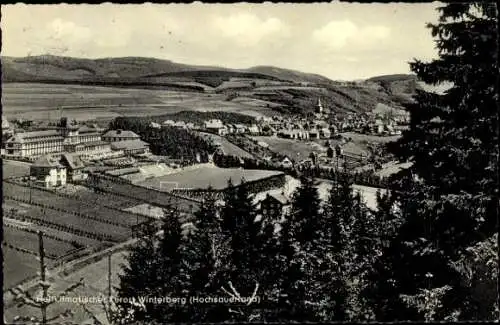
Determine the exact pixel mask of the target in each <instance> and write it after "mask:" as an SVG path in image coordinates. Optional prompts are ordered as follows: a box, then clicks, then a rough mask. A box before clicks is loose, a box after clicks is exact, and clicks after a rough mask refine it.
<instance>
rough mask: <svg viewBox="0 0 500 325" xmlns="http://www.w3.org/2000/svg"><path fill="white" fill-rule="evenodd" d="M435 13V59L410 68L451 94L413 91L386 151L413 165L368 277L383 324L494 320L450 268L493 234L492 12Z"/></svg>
mask: <svg viewBox="0 0 500 325" xmlns="http://www.w3.org/2000/svg"><path fill="white" fill-rule="evenodd" d="M439 10H440V12H441V18H440V21H439V22H438V23H437V24H435V25H429V27H430V28H431V30H432V34H433V36H435V37H437V38H438V40H437V42H436V43H437V48H438V50H439V59H437V60H434V61H432V62H430V63H424V62H421V61H418V60H417V61H415V62H412V63H411V68H412V70H413V71H414V72H415V73H416V74H417V76H418V77H419V78H420V79H421V80H422V81H424V82H427V83H430V84H438V83H441V82H446V81H447V82H451V83H452V87H451V88H450V89H449V90H447V91H446V92H445V94H444V95H437V94H433V93H426V92H423V91H418V93H417V95H416V97H415V99H416V104H415V105H413V106H412V107H410V114H411V115H410V116H411V121H410V130H409V131H407V132H405V133H404V134H403V137H402V139H401V141H399V142H398V143H397V144H396V145H395V146H393V147H392V148H391V151H392V152H393V153H394V154H395V155H396V156H398V157H399V158H400V159H410V160H412V161H413V162H414V164H413V167H412V168H411V169H410V171H407V172H405V174H404V175H402V176H401V180H400V182H401V183H402V182H405V183H406V184H407V186H405V187H404V188H402V187H401V186H400V188H401V189H402V191H403V192H405V193H403V194H401V195H400V196H401V197H400V198H399V199H398V200H400V203H401V204H400V205H401V207H400V209H401V218H402V220H401V221H402V225H401V227H399V230H398V234H397V235H396V236H395V237H394V238H393V240H392V241H391V242H390V244H389V245H388V247H387V248H386V249H385V250H384V252H383V256H382V258H381V259H380V260H379V261H378V262H377V265H376V267H375V268H374V276H373V280H375V281H377V282H376V283H374V287H373V288H372V291H371V293H372V294H373V296H372V301H373V304H374V308H375V310H376V313H377V318H378V320H380V321H385V320H396V319H400V320H403V319H404V320H424V319H425V320H432V319H434V320H445V319H450V320H453V319H458V320H470V319H481V320H484V319H487V317H491V315H481V314H480V313H479V310H480V309H481V308H480V306H478V305H477V301H475V300H474V299H472V298H471V297H472V291H473V290H474V288H473V287H471V286H470V285H467V284H466V283H464V281H463V279H462V276H461V274H460V271H459V270H457V269H456V268H455V267H453V265H452V264H453V262H454V261H456V260H458V259H460V258H461V256H463V254H465V252H466V250H467V249H468V247H471V246H473V245H475V244H476V243H477V242H479V241H483V240H485V239H486V238H488V237H490V236H492V235H493V234H494V233H495V232H496V216H497V206H498V188H497V186H496V184H497V181H498V180H497V173H498V165H497V162H498V128H497V125H498V116H497V108H496V102H497V99H498V97H497V96H498V95H497V94H498V82H497V74H498V62H497V52H498V48H497V41H498V36H497V23H498V11H497V7H496V4H493V3H460V4H458V3H457V4H446V5H444V6H443V7H441V8H439ZM410 173H411V174H410ZM415 176H416V177H415ZM396 185H397V184H396ZM431 296H433V297H436V296H438V297H439V299H437V300H436V299H434V300H432V299H430V298H429V297H431ZM422 297H424V298H422ZM421 301H424V302H425V303H421ZM429 301H431V302H432V303H430V302H429ZM482 309H483V310H484V308H482Z"/></svg>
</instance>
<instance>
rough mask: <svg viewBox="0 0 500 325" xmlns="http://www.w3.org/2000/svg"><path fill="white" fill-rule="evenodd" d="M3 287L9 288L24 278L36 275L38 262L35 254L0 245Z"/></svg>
mask: <svg viewBox="0 0 500 325" xmlns="http://www.w3.org/2000/svg"><path fill="white" fill-rule="evenodd" d="M2 253H3V260H4V263H3V288H4V290H5V289H6V288H11V287H13V286H15V285H16V284H17V283H19V282H20V281H23V280H24V279H26V278H29V277H32V276H36V272H37V271H38V270H39V263H40V262H38V261H37V259H36V256H34V255H32V254H27V253H23V252H20V251H17V250H14V249H12V248H9V247H7V246H3V245H2Z"/></svg>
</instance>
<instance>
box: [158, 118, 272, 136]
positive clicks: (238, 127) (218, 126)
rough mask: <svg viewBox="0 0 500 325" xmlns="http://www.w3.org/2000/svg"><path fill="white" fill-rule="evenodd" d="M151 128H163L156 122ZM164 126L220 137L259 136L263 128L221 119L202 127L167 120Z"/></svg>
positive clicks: (206, 123)
mask: <svg viewBox="0 0 500 325" xmlns="http://www.w3.org/2000/svg"><path fill="white" fill-rule="evenodd" d="M150 126H151V127H152V128H158V129H159V128H161V127H162V125H161V124H159V123H156V122H151V124H150ZM163 126H168V127H175V128H180V129H186V130H198V131H205V132H209V133H214V134H217V135H220V136H225V135H228V134H251V135H259V134H261V132H262V128H261V127H260V126H259V125H257V124H252V125H245V124H228V123H223V122H222V121H221V120H220V119H211V120H206V121H204V122H203V124H201V125H200V124H196V123H192V122H185V121H173V120H166V121H164V122H163Z"/></svg>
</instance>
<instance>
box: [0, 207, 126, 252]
mask: <svg viewBox="0 0 500 325" xmlns="http://www.w3.org/2000/svg"><path fill="white" fill-rule="evenodd" d="M5 202H6V203H7V204H9V205H14V204H15V202H16V201H13V200H9V199H5ZM23 209H24V210H23V211H22V212H20V211H17V212H16V213H15V214H12V213H10V214H7V215H8V216H9V217H16V218H20V219H23V220H26V221H29V222H32V223H35V224H42V225H43V224H44V222H50V223H51V224H52V225H50V227H61V229H66V227H71V228H72V229H74V231H82V232H88V233H93V234H95V235H99V236H103V237H105V238H108V237H109V239H110V240H112V241H115V242H120V241H123V240H125V239H127V238H128V237H129V236H130V234H131V230H130V229H129V228H127V227H125V226H115V225H110V224H107V223H103V222H99V221H95V220H90V219H86V218H82V217H78V216H75V215H74V214H70V213H65V212H61V211H56V210H52V209H44V208H41V207H38V206H32V205H29V204H25V205H24V207H23ZM68 231H69V230H68Z"/></svg>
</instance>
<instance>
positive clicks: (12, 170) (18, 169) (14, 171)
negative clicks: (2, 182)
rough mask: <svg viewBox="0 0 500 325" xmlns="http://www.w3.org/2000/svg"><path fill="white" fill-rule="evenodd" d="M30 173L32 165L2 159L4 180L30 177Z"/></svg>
mask: <svg viewBox="0 0 500 325" xmlns="http://www.w3.org/2000/svg"><path fill="white" fill-rule="evenodd" d="M29 173H30V164H28V163H25V162H21V161H13V160H5V159H2V175H3V179H6V178H10V177H21V176H26V175H29Z"/></svg>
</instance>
